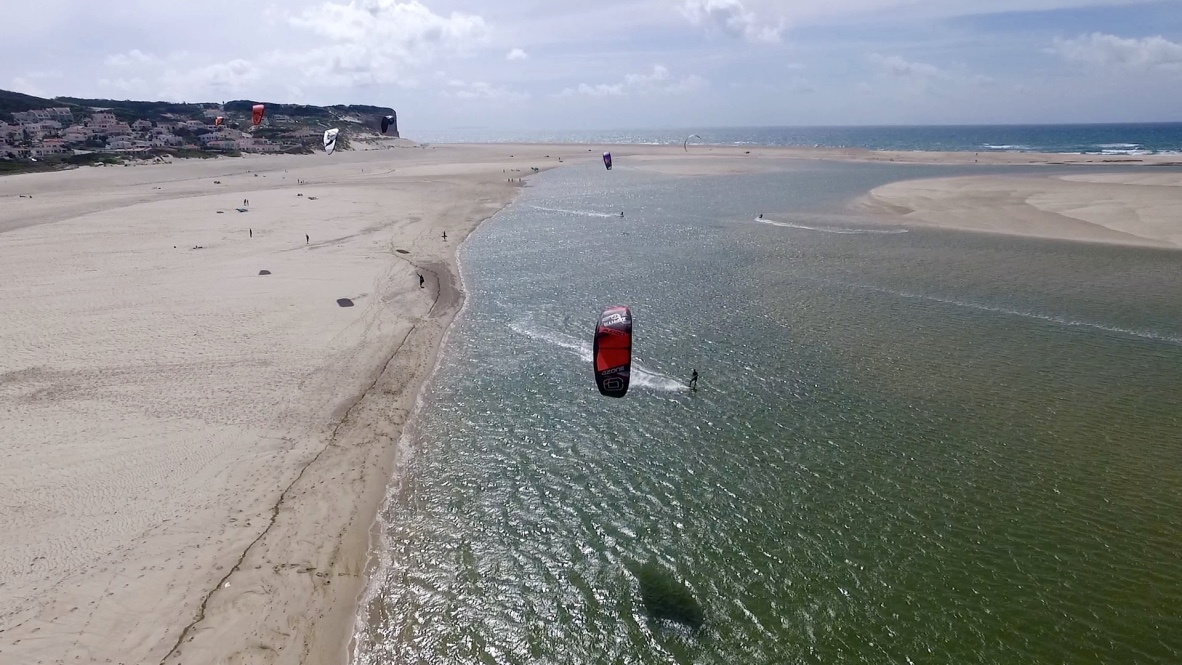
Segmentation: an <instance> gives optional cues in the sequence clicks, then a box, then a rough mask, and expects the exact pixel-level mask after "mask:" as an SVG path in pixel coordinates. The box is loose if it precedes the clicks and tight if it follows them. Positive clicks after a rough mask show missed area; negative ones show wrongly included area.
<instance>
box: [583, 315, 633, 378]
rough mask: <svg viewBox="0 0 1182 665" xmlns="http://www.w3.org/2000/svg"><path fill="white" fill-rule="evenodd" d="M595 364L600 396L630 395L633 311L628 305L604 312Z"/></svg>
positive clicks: (596, 340)
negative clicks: (628, 393) (629, 379)
mask: <svg viewBox="0 0 1182 665" xmlns="http://www.w3.org/2000/svg"><path fill="white" fill-rule="evenodd" d="M591 362H592V363H593V364H594V367H595V385H596V386H598V387H599V392H600V393H602V394H604V395H606V396H608V397H623V396H624V395H625V394H626V393H627V392H628V378H629V375H630V374H631V371H632V310H630V309H628V308H627V307H626V306H624V305H616V306H614V307H608V308H607V309H605V310H603V314H602V315H600V317H599V325H597V326H596V327H595V343H594V351H593V352H592V360H591Z"/></svg>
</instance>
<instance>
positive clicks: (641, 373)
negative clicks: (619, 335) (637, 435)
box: [509, 323, 689, 392]
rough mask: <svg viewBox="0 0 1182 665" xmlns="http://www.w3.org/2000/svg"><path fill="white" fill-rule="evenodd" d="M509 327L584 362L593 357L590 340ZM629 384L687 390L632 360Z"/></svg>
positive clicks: (649, 387) (551, 331)
mask: <svg viewBox="0 0 1182 665" xmlns="http://www.w3.org/2000/svg"><path fill="white" fill-rule="evenodd" d="M509 328H510V329H511V330H512V331H513V332H515V333H517V334H519V335H525V336H526V337H529V338H530V339H536V340H541V341H543V342H548V343H550V344H553V345H554V346H557V347H559V348H562V349H566V350H567V351H570V352H571V354H572V355H575V356H578V358H579V359H581V360H582V361H583V362H585V363H590V362H591V361H592V359H593V358H592V353H591V352H592V348H591V342H587V341H583V340H579V339H575V338H574V337H571V336H570V335H564V334H563V333H560V332H557V331H554V330H544V329H543V330H535V329H532V328H528V327H526V326H525V325H524V324H520V323H513V324H511V325H510V326H509ZM629 384H630V385H631V386H637V387H641V388H648V389H649V390H656V391H660V392H681V391H685V390H689V386H687V385H685V384H684V383H682V382H680V381H678V380H676V379H672V378H670V377H668V376H665V375H664V374H661V373H659V372H653V371H650V370H647V369H645V368H644V367H643V366H642V365H640V363H637V362H635V361H633V362H632V374H631V378H630V380H629Z"/></svg>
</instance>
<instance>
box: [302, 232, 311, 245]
mask: <svg viewBox="0 0 1182 665" xmlns="http://www.w3.org/2000/svg"><path fill="white" fill-rule="evenodd" d="M310 242H312V239H311V238H309V237H308V234H307V233H305V234H304V244H305V245H307V244H308V243H310Z"/></svg>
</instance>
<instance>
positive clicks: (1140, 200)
mask: <svg viewBox="0 0 1182 665" xmlns="http://www.w3.org/2000/svg"><path fill="white" fill-rule="evenodd" d="M860 206H861V207H862V208H863V209H864V210H867V211H870V212H874V213H881V214H885V215H887V216H888V217H889V218H892V219H894V220H895V221H902V222H904V223H907V224H915V225H920V226H937V227H941V228H950V229H959V230H964V231H978V232H987V233H1003V234H1009V235H1022V236H1032V237H1039V238H1054V239H1059V240H1073V241H1082V242H1101V243H1113V244H1121V245H1138V246H1145V247H1161V248H1170V249H1178V248H1182V173H1180V172H1179V171H1178V170H1176V169H1171V170H1169V171H1163V172H1161V173H1153V174H1145V173H1106V174H1091V173H1089V174H1078V175H1054V176H1051V175H1047V176H1041V175H1034V176H1030V175H1023V176H996V175H991V176H967V177H960V178H933V179H928V180H915V181H908V182H896V183H891V184H889V185H885V186H883V187H878V188H876V189H874V190H873V191H871V192H870V194H869V195H868V196H867V197H866V198H865V200H863V201H862V202H860Z"/></svg>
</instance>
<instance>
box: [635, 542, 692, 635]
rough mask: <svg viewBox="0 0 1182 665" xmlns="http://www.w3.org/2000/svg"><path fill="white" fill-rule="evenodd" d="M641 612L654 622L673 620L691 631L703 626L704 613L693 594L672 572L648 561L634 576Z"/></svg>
mask: <svg viewBox="0 0 1182 665" xmlns="http://www.w3.org/2000/svg"><path fill="white" fill-rule="evenodd" d="M637 579H638V580H639V582H640V598H641V601H643V602H644V609H645V610H647V611H648V613H649V616H651V617H653V618H654V619H663V620H666V621H673V622H676V623H680V624H682V625H685V626H689V627H690V628H693V629H695V630H696V629H698V628H701V627H702V624H704V623H706V613H705V611H704V610H703V609H702V605H701V604H700V603H698V600H697V598H694V593H693V591H690V589H689V587H687V586H686V585H685V583H684V582H682V581H681V580H679V579H677V576H676V575H674V573H673V571H671V570H669V569H668V568H666V567H664V566H662V565H661V564H659V563H657V561H656V559H653V558H650V559H649V560H648V561H647V562H646V563H645V564H644V565H643V566H641V567H640V572H639V574H638V575H637Z"/></svg>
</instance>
